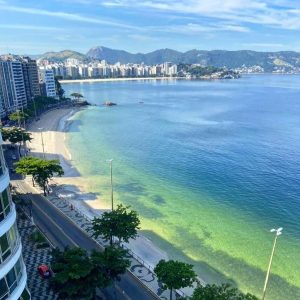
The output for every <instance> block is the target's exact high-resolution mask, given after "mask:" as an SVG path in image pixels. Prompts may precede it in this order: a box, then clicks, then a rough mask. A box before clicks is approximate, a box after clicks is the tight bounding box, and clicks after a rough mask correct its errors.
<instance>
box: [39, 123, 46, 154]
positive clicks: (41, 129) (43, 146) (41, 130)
mask: <svg viewBox="0 0 300 300" xmlns="http://www.w3.org/2000/svg"><path fill="white" fill-rule="evenodd" d="M39 130H40V132H41V140H42V148H43V157H44V159H45V158H46V157H45V145H44V137H43V128H39Z"/></svg>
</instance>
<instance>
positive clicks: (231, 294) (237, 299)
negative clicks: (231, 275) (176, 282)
mask: <svg viewBox="0 0 300 300" xmlns="http://www.w3.org/2000/svg"><path fill="white" fill-rule="evenodd" d="M190 299H191V300H204V299H205V300H258V298H257V297H255V296H254V295H251V294H246V295H245V294H243V293H241V292H240V291H239V290H238V289H236V288H233V287H232V286H231V285H230V284H222V285H220V286H218V285H215V284H212V285H210V284H208V285H206V286H198V287H197V288H196V289H195V290H194V293H193V295H192V297H191V298H190Z"/></svg>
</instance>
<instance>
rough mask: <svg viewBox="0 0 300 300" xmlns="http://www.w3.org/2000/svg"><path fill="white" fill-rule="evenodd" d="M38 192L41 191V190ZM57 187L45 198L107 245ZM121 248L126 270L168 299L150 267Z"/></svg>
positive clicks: (157, 295) (90, 222) (176, 296)
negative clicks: (129, 264) (126, 255)
mask: <svg viewBox="0 0 300 300" xmlns="http://www.w3.org/2000/svg"><path fill="white" fill-rule="evenodd" d="M27 183H28V184H31V182H30V181H29V178H28V179H27ZM39 192H41V193H42V191H41V190H39ZM58 195H59V188H56V187H55V186H52V193H51V194H50V195H49V196H47V197H46V198H47V199H48V200H49V201H50V202H51V203H52V204H53V205H54V206H55V207H56V208H58V209H59V210H60V211H61V212H62V213H63V214H64V215H65V216H67V217H68V218H69V219H70V220H72V221H73V223H75V224H76V225H77V226H78V227H79V228H81V230H82V231H84V232H85V233H86V234H87V235H88V236H90V237H91V238H93V239H94V240H95V241H96V242H97V243H98V244H99V245H100V246H102V247H104V246H107V245H109V242H108V241H104V240H103V239H101V238H100V237H99V238H97V239H95V238H94V237H93V230H92V220H91V219H90V218H89V217H88V216H86V215H84V214H83V213H82V212H81V211H79V210H78V209H76V207H75V206H74V205H71V203H70V202H69V201H68V200H67V199H61V198H59V196H58ZM122 247H123V248H126V249H127V250H128V259H129V260H130V262H131V266H130V268H129V269H128V271H129V272H130V273H131V274H132V275H133V276H134V277H136V278H137V279H138V280H139V281H140V282H141V283H142V284H143V285H144V286H145V288H147V289H148V290H149V291H150V292H152V294H153V295H155V296H156V297H157V298H159V299H165V300H167V299H169V294H170V292H169V291H168V290H167V291H164V290H162V284H161V283H159V282H158V280H157V277H156V275H155V274H154V272H153V270H151V269H150V267H149V266H146V265H145V264H144V261H143V259H142V258H140V257H138V256H137V255H136V254H135V253H133V252H132V251H131V250H130V249H128V248H127V247H126V246H125V245H122ZM182 296H185V295H184V293H183V292H182V291H177V292H176V294H175V293H174V297H173V298H174V299H176V298H180V297H182Z"/></svg>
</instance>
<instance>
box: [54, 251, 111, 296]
mask: <svg viewBox="0 0 300 300" xmlns="http://www.w3.org/2000/svg"><path fill="white" fill-rule="evenodd" d="M51 267H52V270H53V272H54V273H55V276H54V277H52V278H51V285H52V287H53V289H54V290H55V291H56V292H57V293H58V295H59V298H60V299H66V300H67V299H72V300H77V299H78V300H79V299H80V300H81V299H94V298H95V291H96V287H105V286H107V281H106V279H105V277H104V275H103V273H101V272H96V270H95V265H94V264H93V261H92V259H91V258H90V257H89V256H88V254H87V252H86V251H85V250H83V249H80V248H72V249H66V250H65V251H63V252H62V251H60V250H58V249H55V250H53V251H52V261H51Z"/></svg>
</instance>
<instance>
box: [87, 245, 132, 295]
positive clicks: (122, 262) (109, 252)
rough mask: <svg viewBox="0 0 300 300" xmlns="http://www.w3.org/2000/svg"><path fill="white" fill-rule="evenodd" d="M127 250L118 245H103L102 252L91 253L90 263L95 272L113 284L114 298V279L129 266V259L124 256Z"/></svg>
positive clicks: (117, 278)
mask: <svg viewBox="0 0 300 300" xmlns="http://www.w3.org/2000/svg"><path fill="white" fill-rule="evenodd" d="M127 253H128V252H127V250H124V249H122V248H119V247H113V246H109V247H105V249H104V251H103V252H99V251H93V252H92V255H91V260H92V263H93V265H94V267H95V269H96V270H97V272H99V273H101V274H102V275H104V278H105V280H104V282H105V284H107V285H111V284H112V285H113V287H114V292H115V298H116V285H115V283H116V281H119V280H120V279H121V277H120V276H121V275H122V274H124V273H125V272H126V269H127V268H128V267H129V266H130V261H129V259H127V258H126V255H127Z"/></svg>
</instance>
